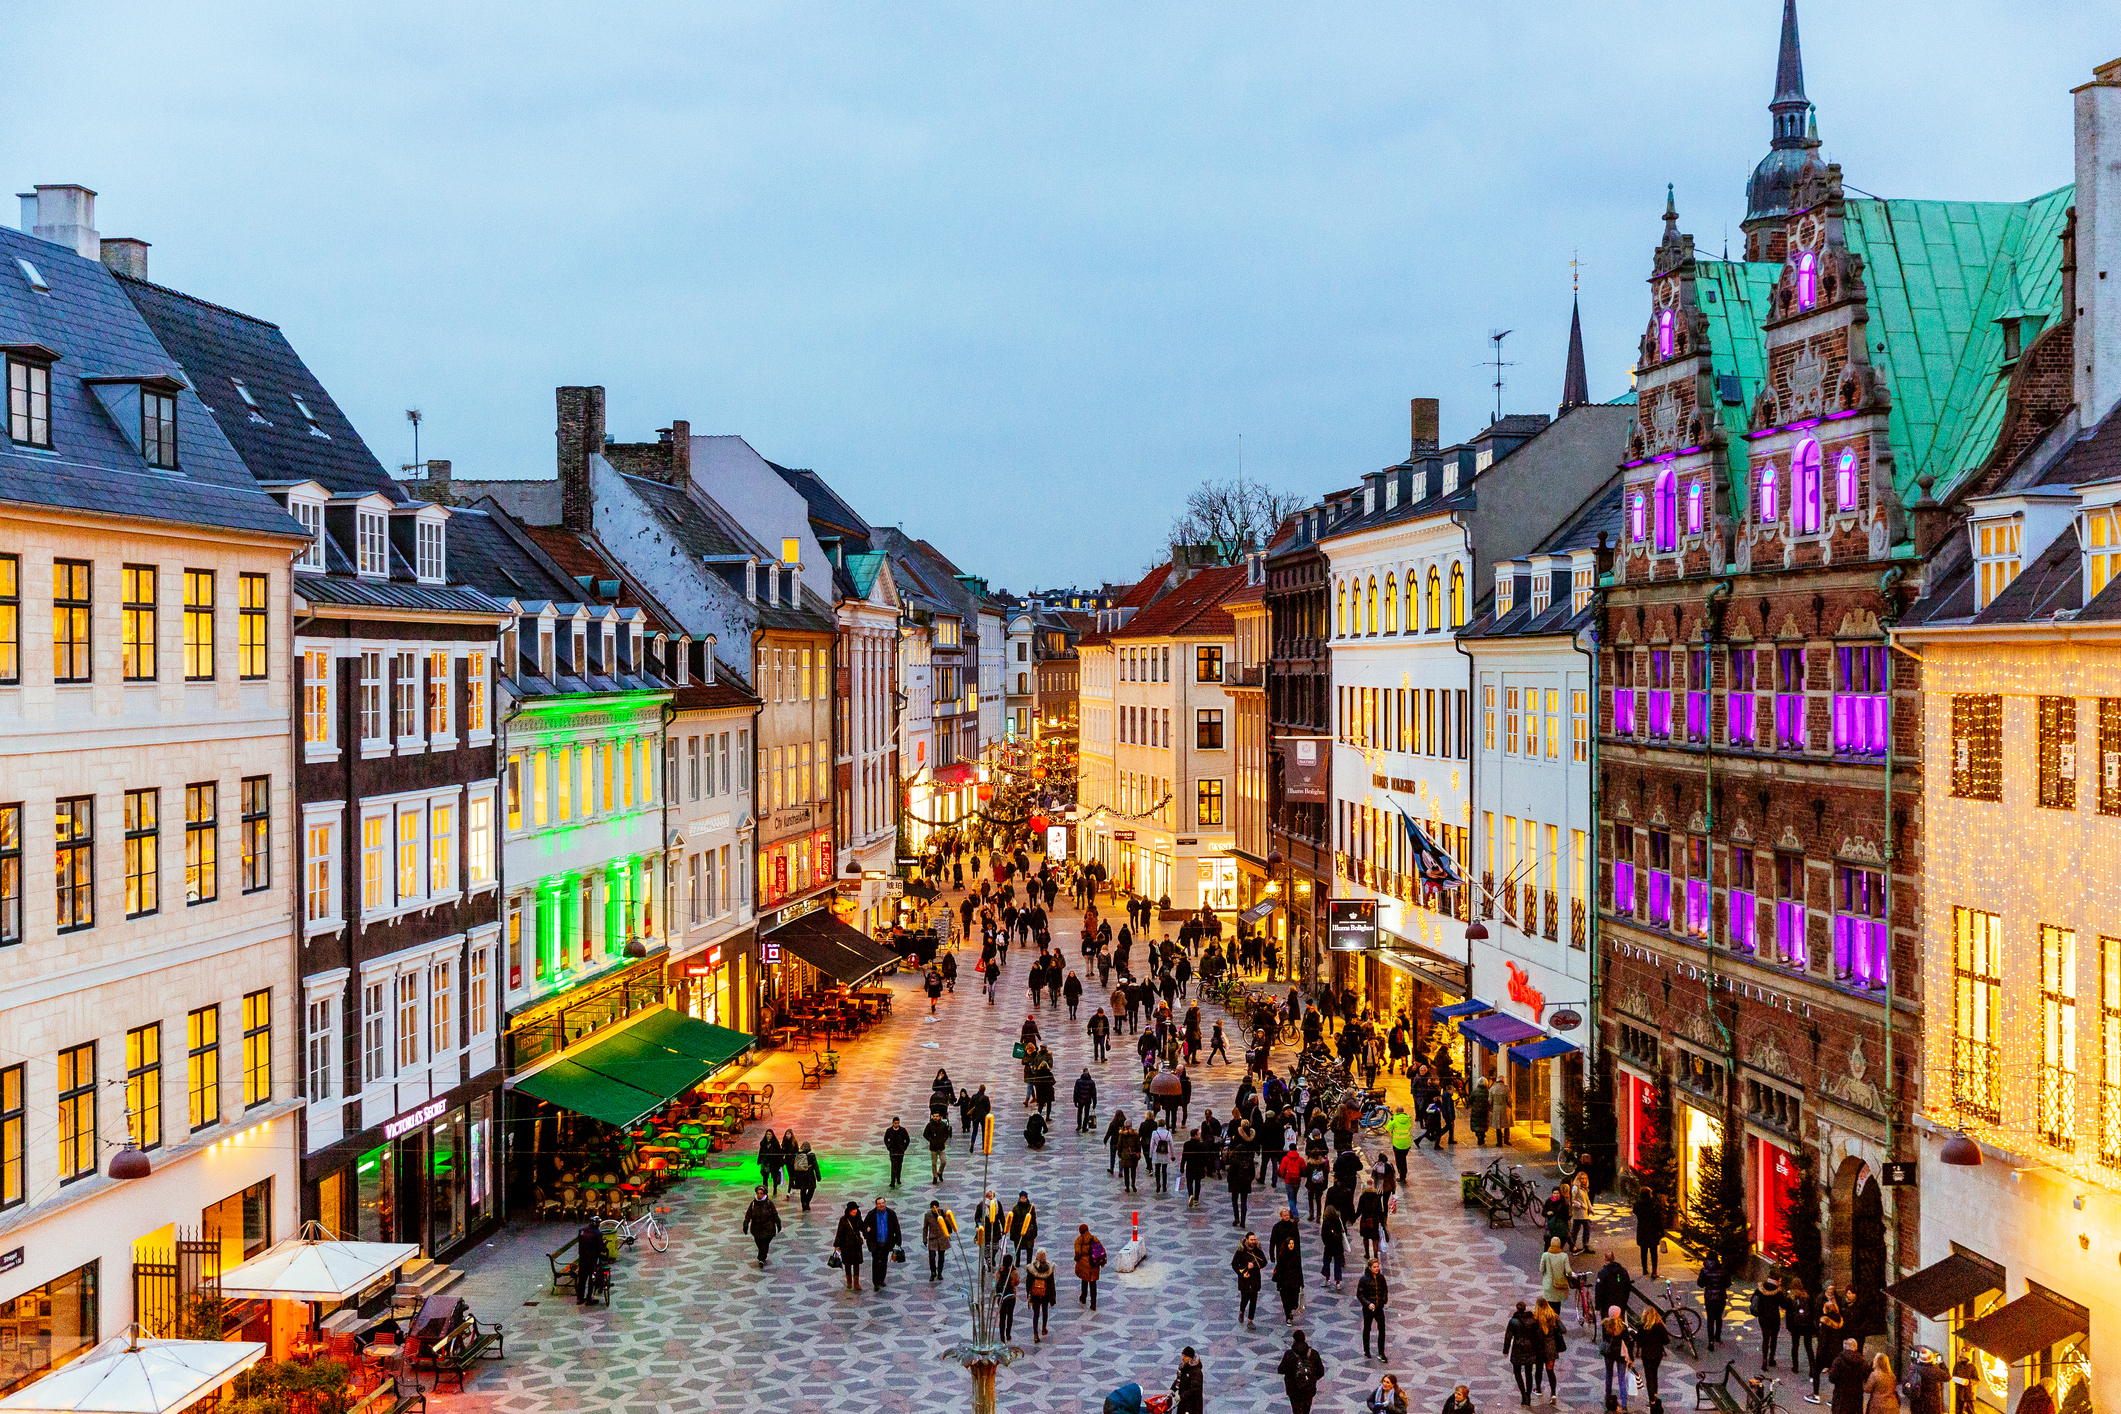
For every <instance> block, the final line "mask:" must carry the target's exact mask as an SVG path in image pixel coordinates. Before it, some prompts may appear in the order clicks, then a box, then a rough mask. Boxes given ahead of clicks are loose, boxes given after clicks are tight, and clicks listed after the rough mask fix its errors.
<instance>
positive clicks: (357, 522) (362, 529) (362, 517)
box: [354, 511, 390, 576]
mask: <svg viewBox="0 0 2121 1414" xmlns="http://www.w3.org/2000/svg"><path fill="white" fill-rule="evenodd" d="M354 544H355V549H356V551H357V558H356V560H355V569H356V570H357V571H358V572H360V573H361V574H364V575H370V576H382V575H387V574H389V573H390V535H389V532H388V531H387V529H386V528H385V525H384V520H383V513H382V512H381V511H358V512H356V513H355V515H354Z"/></svg>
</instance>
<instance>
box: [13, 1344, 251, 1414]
mask: <svg viewBox="0 0 2121 1414" xmlns="http://www.w3.org/2000/svg"><path fill="white" fill-rule="evenodd" d="M264 1355H265V1346H264V1345H263V1344H262V1343H260V1342H258V1341H254V1340H158V1339H156V1338H154V1337H152V1336H149V1335H147V1334H146V1333H145V1332H143V1331H142V1330H141V1329H140V1328H139V1327H138V1326H127V1327H126V1328H125V1329H124V1330H122V1331H120V1332H119V1333H118V1334H117V1335H115V1336H112V1337H111V1338H110V1339H109V1340H106V1341H104V1342H103V1343H102V1344H101V1345H99V1346H97V1347H96V1348H95V1349H94V1350H91V1351H89V1352H88V1353H87V1354H86V1355H83V1356H81V1357H79V1358H78V1359H76V1360H73V1361H71V1362H69V1363H67V1364H65V1365H62V1366H60V1367H59V1368H58V1369H56V1370H54V1371H52V1372H51V1373H50V1374H48V1375H46V1376H45V1377H44V1378H43V1379H41V1380H38V1381H37V1382H36V1383H34V1384H30V1385H26V1386H24V1387H23V1388H21V1389H18V1390H16V1391H15V1392H14V1393H13V1394H11V1395H9V1396H7V1398H5V1399H0V1410H4V1411H6V1414H176V1411H177V1410H180V1409H189V1408H190V1407H191V1406H192V1405H194V1404H197V1403H198V1402H199V1401H200V1400H202V1399H204V1398H206V1396H208V1395H209V1394H212V1393H213V1392H214V1391H215V1390H217V1389H219V1388H220V1387H221V1386H222V1385H225V1384H227V1383H228V1382H229V1381H230V1380H232V1379H234V1378H235V1377H236V1376H237V1375H238V1374H240V1373H241V1372H242V1371H244V1370H247V1369H249V1368H250V1367H251V1366H252V1365H255V1364H257V1363H258V1361H259V1360H260V1359H262V1358H263V1357H264Z"/></svg>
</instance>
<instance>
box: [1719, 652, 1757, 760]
mask: <svg viewBox="0 0 2121 1414" xmlns="http://www.w3.org/2000/svg"><path fill="white" fill-rule="evenodd" d="M1758 662H1759V660H1758V659H1757V658H1755V657H1754V656H1753V650H1752V649H1750V648H1733V649H1732V650H1731V665H1730V667H1731V682H1730V689H1729V691H1728V693H1727V694H1726V696H1725V697H1724V699H1723V702H1724V708H1723V715H1724V724H1723V728H1724V736H1725V738H1726V739H1727V740H1728V741H1729V742H1730V743H1731V744H1732V745H1733V746H1751V745H1753V744H1754V743H1755V742H1756V741H1758V740H1759V737H1760V717H1759V714H1758V712H1757V711H1756V710H1755V708H1754V706H1753V685H1754V676H1755V674H1754V669H1755V667H1756V666H1757V665H1758Z"/></svg>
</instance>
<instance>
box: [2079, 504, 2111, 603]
mask: <svg viewBox="0 0 2121 1414" xmlns="http://www.w3.org/2000/svg"><path fill="white" fill-rule="evenodd" d="M2078 536H2079V538H2080V539H2081V540H2082V541H2083V544H2084V602H2085V603H2087V604H2089V603H2090V602H2091V601H2092V600H2093V599H2094V598H2096V597H2097V596H2098V595H2099V593H2100V591H2102V590H2104V589H2105V588H2106V586H2107V585H2109V584H2111V583H2112V582H2113V581H2114V579H2115V578H2116V577H2117V576H2121V508H2116V507H2113V506H2108V507H2106V508H2105V509H2104V510H2098V511H2088V512H2086V513H2085V516H2084V520H2083V522H2082V525H2081V526H2080V528H2079V530H2078Z"/></svg>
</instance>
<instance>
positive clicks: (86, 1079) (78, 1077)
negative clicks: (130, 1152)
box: [59, 1041, 97, 1183]
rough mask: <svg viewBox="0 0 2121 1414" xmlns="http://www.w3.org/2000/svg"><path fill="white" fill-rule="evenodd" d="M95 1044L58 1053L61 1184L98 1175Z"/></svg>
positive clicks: (91, 1042)
mask: <svg viewBox="0 0 2121 1414" xmlns="http://www.w3.org/2000/svg"><path fill="white" fill-rule="evenodd" d="M96 1159H97V1155H96V1043H95V1042H93V1041H90V1042H89V1043H88V1044H87V1045H85V1046H73V1047H70V1048H68V1049H66V1050H63V1051H61V1052H59V1181H60V1182H61V1183H71V1182H73V1181H74V1180H75V1179H77V1178H87V1177H89V1176H91V1175H92V1174H94V1173H95V1172H96Z"/></svg>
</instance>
